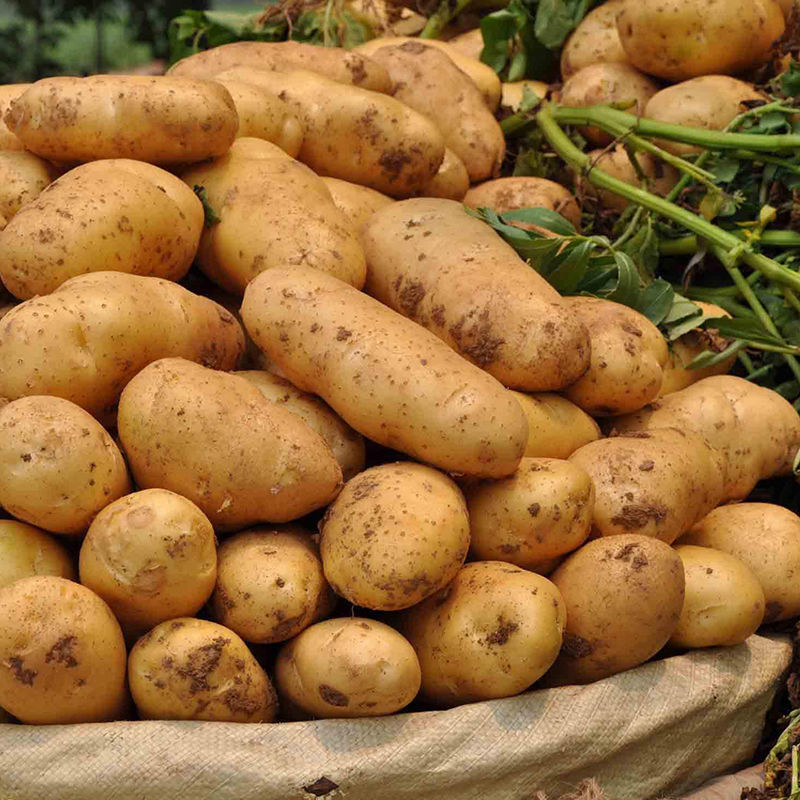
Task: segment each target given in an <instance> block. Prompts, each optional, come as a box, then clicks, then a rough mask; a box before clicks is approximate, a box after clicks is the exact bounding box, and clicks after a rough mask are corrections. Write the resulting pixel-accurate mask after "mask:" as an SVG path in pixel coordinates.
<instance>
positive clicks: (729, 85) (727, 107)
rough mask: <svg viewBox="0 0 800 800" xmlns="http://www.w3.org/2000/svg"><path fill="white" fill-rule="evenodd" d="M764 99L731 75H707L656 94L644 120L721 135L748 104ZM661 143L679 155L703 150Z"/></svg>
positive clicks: (647, 105)
mask: <svg viewBox="0 0 800 800" xmlns="http://www.w3.org/2000/svg"><path fill="white" fill-rule="evenodd" d="M764 99H765V96H764V95H763V94H762V93H761V92H759V91H757V90H756V89H755V88H754V87H753V85H752V84H750V83H745V82H744V81H740V80H737V79H736V78H730V77H728V76H727V75H703V76H702V77H700V78H693V79H692V80H688V81H683V82H682V83H676V84H675V85H674V86H668V87H667V88H666V89H662V90H661V91H660V92H658V93H657V94H654V95H653V96H652V97H651V98H650V99H649V100H648V101H647V104H646V105H645V107H644V116H645V117H648V118H650V119H654V120H657V121H659V122H668V123H671V124H674V125H686V126H687V127H690V128H702V129H704V130H711V131H721V130H723V129H724V128H726V127H727V126H728V125H729V124H730V123H731V122H732V121H733V119H734V118H735V117H737V116H739V114H741V113H742V112H744V111H746V110H747V106H746V105H744V104H745V103H746V102H747V101H750V100H758V101H763V100H764ZM657 143H658V144H659V145H660V146H661V147H663V148H664V149H665V150H668V151H669V152H670V153H676V154H677V155H685V154H687V153H699V152H700V150H701V148H699V147H695V146H694V145H690V144H682V143H681V142H670V141H667V140H659V141H658V142H657Z"/></svg>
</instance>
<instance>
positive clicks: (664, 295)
mask: <svg viewBox="0 0 800 800" xmlns="http://www.w3.org/2000/svg"><path fill="white" fill-rule="evenodd" d="M674 300H675V291H674V289H673V288H672V286H671V285H670V284H669V283H668V282H667V281H665V280H664V279H663V278H657V279H656V280H654V281H653V282H652V283H651V284H650V285H649V286H648V287H647V288H646V289H645V290H644V291H643V292H642V296H641V299H640V306H639V311H640V312H641V313H642V314H644V315H645V316H646V317H647V319H649V320H650V322H652V323H653V325H660V324H661V323H662V322H663V321H664V319H665V318H666V316H667V314H669V312H670V311H671V310H672V304H673V302H674Z"/></svg>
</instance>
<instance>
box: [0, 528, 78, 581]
mask: <svg viewBox="0 0 800 800" xmlns="http://www.w3.org/2000/svg"><path fill="white" fill-rule="evenodd" d="M33 575H55V576H56V577H58V578H66V579H67V580H71V581H74V580H75V578H76V577H77V570H76V569H75V564H74V563H73V560H72V556H71V555H70V554H69V552H68V551H67V550H66V548H65V547H64V546H63V545H62V544H61V542H59V541H58V540H57V539H56V538H55V537H54V536H51V535H50V534H49V533H45V531H43V530H41V529H40V528H35V527H34V526H33V525H28V524H26V523H25V522H17V520H13V519H0V588H2V587H3V586H8V585H9V584H10V583H13V582H14V581H18V580H19V579H20V578H29V577H32V576H33Z"/></svg>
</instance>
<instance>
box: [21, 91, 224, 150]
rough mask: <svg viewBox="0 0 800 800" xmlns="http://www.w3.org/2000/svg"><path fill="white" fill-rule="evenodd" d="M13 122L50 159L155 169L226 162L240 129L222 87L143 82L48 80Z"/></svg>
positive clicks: (29, 95) (24, 103)
mask: <svg viewBox="0 0 800 800" xmlns="http://www.w3.org/2000/svg"><path fill="white" fill-rule="evenodd" d="M5 122H6V125H8V127H9V128H10V129H11V130H12V131H13V132H14V134H15V135H16V136H17V137H19V139H20V140H21V141H22V143H23V144H24V145H25V147H26V148H27V149H28V150H31V151H32V152H34V153H36V155H39V156H42V157H43V158H49V159H52V160H54V161H64V162H76V161H95V160H97V159H101V158H133V159H137V160H139V161H148V162H151V163H153V164H181V163H188V162H191V161H202V160H204V159H206V158H212V157H213V156H218V155H221V154H222V153H224V152H225V151H226V150H227V149H228V148H229V147H230V145H231V142H232V141H233V139H234V137H235V136H236V129H237V126H238V124H239V123H238V118H237V116H236V108H235V106H234V104H233V100H232V99H231V96H230V95H229V94H228V92H227V90H226V89H225V88H224V87H222V86H220V85H219V84H217V83H211V82H209V81H194V80H187V79H185V78H165V77H145V76H140V75H92V76H90V77H88V78H44V79H43V80H40V81H37V82H36V83H35V84H33V86H31V87H30V88H29V89H28V90H26V92H25V93H24V94H23V95H21V96H20V97H18V98H17V99H16V100H14V101H13V102H12V103H11V106H10V107H9V110H8V111H7V112H6V114H5Z"/></svg>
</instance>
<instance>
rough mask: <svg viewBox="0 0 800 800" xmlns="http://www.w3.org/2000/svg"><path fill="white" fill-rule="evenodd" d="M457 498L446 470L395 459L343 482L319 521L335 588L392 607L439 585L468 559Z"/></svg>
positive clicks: (355, 599)
mask: <svg viewBox="0 0 800 800" xmlns="http://www.w3.org/2000/svg"><path fill="white" fill-rule="evenodd" d="M469 541H470V520H469V517H468V516H467V506H466V503H465V502H464V496H463V495H462V494H461V491H460V490H459V488H458V486H456V484H455V483H454V482H453V481H452V480H451V479H450V478H448V477H447V476H446V475H444V474H443V473H441V472H439V471H438V470H435V469H432V468H431V467H427V466H424V465H423V464H413V463H404V462H398V463H394V464H382V465H380V466H377V467H373V468H372V469H368V470H366V471H365V472H362V473H361V474H360V475H357V476H356V477H355V478H353V479H352V480H350V481H349V482H348V483H347V484H346V485H345V487H344V489H342V492H341V494H340V495H339V496H338V497H337V498H336V500H334V502H333V503H332V504H331V505H330V506H329V508H328V510H327V512H326V513H325V517H324V519H323V520H322V522H321V523H320V554H321V556H322V564H323V567H324V569H325V577H326V578H327V579H328V582H329V583H330V585H331V586H332V587H333V589H334V591H335V592H336V593H337V594H339V595H341V596H342V597H344V598H345V599H347V600H349V601H350V602H351V603H353V605H357V606H361V607H362V608H371V609H374V610H378V611H399V610H401V609H404V608H409V607H410V606H413V605H416V604H417V603H420V602H422V601H423V600H424V599H425V598H426V597H429V596H430V595H432V594H433V593H434V592H437V591H438V590H439V589H441V588H443V587H444V586H446V585H447V584H448V583H449V582H450V581H451V580H452V579H453V578H454V577H455V576H456V574H457V573H458V571H459V570H460V569H461V567H462V566H463V564H464V561H465V560H466V557H467V551H468V549H469Z"/></svg>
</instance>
